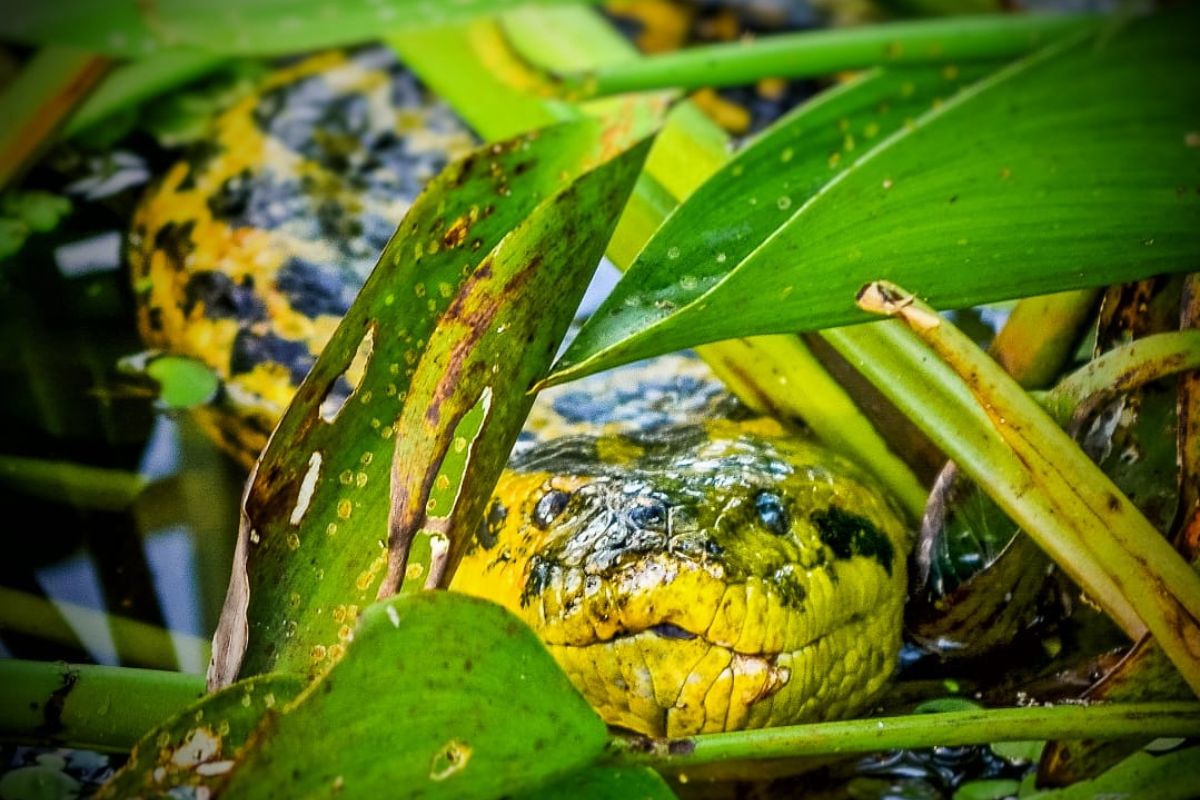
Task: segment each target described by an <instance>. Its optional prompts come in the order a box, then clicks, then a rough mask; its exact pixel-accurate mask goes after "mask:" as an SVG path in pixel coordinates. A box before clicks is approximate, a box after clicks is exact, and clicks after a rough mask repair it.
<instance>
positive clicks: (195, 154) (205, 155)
mask: <svg viewBox="0 0 1200 800" xmlns="http://www.w3.org/2000/svg"><path fill="white" fill-rule="evenodd" d="M220 152H221V145H220V144H219V143H218V142H217V141H216V140H214V139H201V140H200V141H199V142H196V144H194V145H192V147H191V148H190V149H189V150H188V154H187V164H188V171H187V174H186V175H184V176H183V180H181V181H180V182H179V186H178V187H176V188H178V189H179V191H181V192H186V191H189V190H191V189H195V188H196V178H197V177H199V176H200V175H202V174H204V172H205V170H207V169H208V165H209V164H210V163H212V160H213V158H215V157H216V156H217V155H218V154H220Z"/></svg>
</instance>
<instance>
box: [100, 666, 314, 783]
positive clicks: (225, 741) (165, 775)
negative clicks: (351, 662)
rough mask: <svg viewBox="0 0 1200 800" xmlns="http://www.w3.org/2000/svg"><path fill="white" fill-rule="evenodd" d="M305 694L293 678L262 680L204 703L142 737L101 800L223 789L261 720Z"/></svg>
mask: <svg viewBox="0 0 1200 800" xmlns="http://www.w3.org/2000/svg"><path fill="white" fill-rule="evenodd" d="M301 688H303V683H302V682H301V681H300V680H299V679H297V678H295V677H293V676H290V675H261V676H258V677H255V678H251V679H249V680H246V681H242V682H241V683H238V684H236V685H234V686H227V687H226V688H224V689H222V690H221V691H219V692H216V693H215V694H210V695H208V696H207V697H204V698H202V699H201V700H199V701H197V702H196V703H194V704H192V705H191V706H189V707H187V708H185V709H183V710H182V711H180V712H179V713H178V714H176V715H174V716H172V717H171V718H169V719H167V720H165V721H164V722H163V723H162V724H161V725H158V726H157V727H155V728H153V729H152V730H150V731H149V732H148V733H147V734H146V735H145V736H143V737H142V738H141V740H140V741H139V742H138V743H137V744H136V745H135V746H134V748H133V751H132V752H131V753H130V755H129V760H128V761H127V762H125V765H124V766H122V767H121V769H119V770H117V772H116V773H115V774H114V775H113V776H112V777H111V778H110V779H109V780H108V781H107V782H106V783H105V784H104V786H103V788H102V789H101V790H100V792H99V793H98V794H97V795H96V798H97V800H114V799H115V798H122V797H124V798H128V797H171V796H177V794H178V792H180V791H181V790H180V788H179V787H190V788H191V789H192V790H195V789H197V788H198V787H202V786H203V787H209V788H211V787H213V786H214V785H217V784H220V783H223V782H224V781H225V779H226V778H227V776H228V773H229V771H230V770H231V769H233V765H234V761H235V759H236V757H237V755H238V753H239V751H240V750H241V748H242V745H244V744H245V743H246V740H247V738H248V737H249V736H250V734H251V733H253V731H254V730H255V729H256V728H257V727H258V726H259V724H260V722H261V720H262V718H263V716H264V715H265V714H268V713H270V712H272V711H278V710H280V709H282V708H283V707H284V705H286V704H287V703H289V702H290V701H291V700H292V698H294V697H295V696H296V695H297V694H299V693H300V690H301ZM172 790H174V791H172ZM195 796H197V797H199V796H200V795H199V794H197V795H195Z"/></svg>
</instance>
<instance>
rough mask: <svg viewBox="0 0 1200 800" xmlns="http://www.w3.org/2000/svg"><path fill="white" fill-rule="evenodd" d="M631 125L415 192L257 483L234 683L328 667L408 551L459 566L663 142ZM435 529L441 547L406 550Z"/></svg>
mask: <svg viewBox="0 0 1200 800" xmlns="http://www.w3.org/2000/svg"><path fill="white" fill-rule="evenodd" d="M619 138H620V137H613V136H611V135H610V134H609V133H608V132H606V131H605V130H604V129H603V128H602V127H601V126H600V125H599V124H598V123H596V122H593V121H581V122H574V123H566V124H563V125H559V126H555V127H551V128H547V129H545V130H542V131H540V132H534V133H531V134H528V135H526V136H522V137H520V138H517V139H514V140H511V141H509V142H506V143H501V144H494V145H487V146H485V147H483V148H480V149H478V150H476V151H475V152H474V153H472V154H470V155H468V156H467V157H466V158H465V159H463V160H462V161H460V162H458V163H456V164H454V165H451V166H450V167H449V168H448V169H447V170H446V171H445V172H443V173H442V174H441V175H440V176H439V177H438V178H436V179H435V180H434V181H433V182H432V183H431V184H430V186H429V187H428V188H427V189H426V191H425V192H424V194H422V196H421V197H420V198H419V199H418V200H417V202H416V204H415V205H414V206H413V208H412V209H411V210H410V211H409V213H408V215H407V216H406V217H405V219H404V221H403V222H402V223H401V226H400V228H399V230H398V232H397V234H396V235H395V236H394V237H393V239H392V241H391V242H390V243H389V244H388V246H387V248H386V249H385V250H384V253H383V255H382V256H381V258H380V262H379V266H377V267H376V269H375V271H374V273H373V274H372V275H371V277H370V278H369V279H368V281H367V283H366V285H365V286H364V287H363V289H362V291H361V292H360V294H359V296H358V298H357V300H356V301H355V304H354V305H353V307H352V308H351V309H350V311H349V312H348V313H347V314H346V316H345V317H344V318H343V320H342V323H341V325H340V326H339V328H338V330H337V331H336V333H335V334H334V336H333V337H332V339H331V340H330V342H329V344H328V345H327V346H326V348H325V350H324V351H323V352H322V354H321V356H320V358H319V359H318V360H317V363H316V364H315V366H314V367H313V369H312V371H311V372H310V373H309V375H308V377H307V378H306V380H305V381H304V383H303V384H302V385H301V387H300V388H299V390H298V391H297V393H296V396H295V398H294V399H293V401H292V403H291V405H290V407H289V408H288V410H287V412H286V413H285V414H284V417H283V419H282V420H281V421H280V423H279V425H278V427H277V428H276V430H275V432H274V434H273V436H272V438H271V440H270V442H269V443H268V445H267V447H266V449H265V450H264V452H263V454H262V456H261V457H260V459H259V463H258V465H257V466H256V468H255V470H254V473H253V475H252V476H251V479H250V481H249V483H248V486H247V494H246V498H245V501H244V503H243V522H242V529H241V532H240V535H239V539H238V554H237V556H236V559H235V561H236V563H235V565H234V574H233V579H232V581H231V584H230V592H229V595H228V597H227V600H226V608H225V610H224V612H223V615H222V620H221V624H220V626H219V629H218V632H217V637H216V640H215V644H214V654H215V655H214V669H213V672H212V674H211V675H210V680H212V681H213V682H214V683H215V684H216V685H223V684H224V683H227V682H229V681H231V680H232V679H234V678H235V677H236V676H237V675H238V674H239V673H240V674H241V675H242V676H248V675H254V674H258V673H261V672H266V671H286V672H298V673H303V674H315V673H317V672H320V671H323V670H325V669H327V668H328V667H329V664H330V663H332V662H334V661H336V660H337V658H338V657H339V656H340V654H341V653H342V652H344V648H345V643H346V642H347V641H348V639H349V637H350V635H351V633H352V631H353V626H354V622H355V619H356V618H357V616H358V610H359V609H360V608H365V607H366V606H367V605H368V604H369V603H370V602H372V601H374V600H375V599H376V597H377V596H381V597H386V596H388V595H390V594H392V593H394V592H395V591H397V589H398V588H399V585H400V582H401V580H402V579H403V578H404V576H405V572H406V567H408V568H411V571H410V572H409V574H411V575H412V577H413V578H414V579H418V582H420V581H424V582H425V583H427V584H438V585H444V584H445V583H446V582H447V581H448V578H449V570H451V569H452V568H453V566H454V564H455V563H456V562H457V559H458V557H459V555H460V553H461V551H462V549H463V547H464V546H465V539H466V535H465V534H464V531H471V530H473V527H474V525H475V524H476V522H477V518H478V516H479V515H480V514H481V513H482V508H483V504H484V503H485V502H486V500H487V497H488V494H489V493H490V491H491V488H492V485H493V484H494V482H495V480H496V478H497V477H498V476H499V473H500V470H501V469H502V468H503V466H504V462H505V460H506V459H507V456H508V452H509V449H510V448H511V446H512V443H513V441H515V438H516V436H517V433H518V432H519V430H520V427H521V425H522V424H523V422H524V418H525V414H526V412H527V411H528V409H529V406H530V404H531V402H532V396H531V395H529V393H528V392H529V389H530V388H531V386H532V385H533V383H534V382H535V381H536V380H537V378H538V377H540V376H541V375H542V374H543V373H544V372H545V369H546V366H547V365H548V364H549V363H550V360H551V359H552V358H553V356H554V353H555V351H556V348H557V347H558V345H559V342H560V340H561V338H562V336H563V334H564V332H565V331H566V327H567V325H568V324H569V322H570V319H571V316H572V314H573V313H574V311H575V308H576V306H577V305H578V302H579V299H580V298H581V297H582V294H583V291H584V289H585V287H586V285H587V283H588V280H589V278H590V277H591V274H592V272H593V270H594V269H595V266H596V264H597V263H598V261H599V260H600V257H601V254H602V252H603V249H604V245H605V244H606V243H607V241H608V237H609V235H610V234H611V231H612V228H613V225H614V224H615V222H616V219H617V216H618V215H619V213H620V210H621V208H622V206H623V205H624V202H625V198H626V196H627V195H628V192H629V189H630V186H631V185H632V183H633V180H634V178H635V177H636V175H637V173H638V170H639V169H640V166H641V161H642V158H643V156H644V154H645V150H646V143H642V144H639V145H636V146H634V147H633V148H631V149H628V150H625V151H624V152H621V145H620V143H619ZM614 152H615V153H617V157H616V158H615V159H613V160H610V161H604V160H603V159H604V157H605V155H607V154H613V153H614ZM597 164H599V165H598V166H597ZM347 389H349V390H350V393H349V396H348V397H347V394H346V392H347ZM472 410H474V411H475V413H476V415H477V416H476V417H474V418H473V419H471V420H467V419H465V418H466V417H467V415H468V413H469V412H470V411H472ZM469 425H475V426H477V427H476V428H475V430H474V431H468V430H467V427H468V426H469ZM464 454H465V455H466V458H467V463H466V465H465V466H463V465H461V464H460V465H458V466H455V465H453V464H449V463H448V464H447V469H446V470H444V471H443V474H441V475H440V476H439V464H441V463H442V462H443V461H444V460H445V459H446V458H448V457H452V456H455V455H457V456H463V455H464ZM458 470H461V473H462V476H463V477H462V485H461V487H460V486H454V485H453V484H452V483H451V476H450V473H451V472H457V471H458ZM437 493H440V494H437ZM451 500H452V501H453V504H452V505H450V504H449V503H450V501H451ZM422 529H425V530H426V531H427V532H429V533H432V534H434V535H435V538H434V541H435V543H436V544H438V545H439V547H438V548H437V552H436V553H435V554H434V555H436V556H437V557H436V558H434V559H432V560H431V562H430V564H421V563H413V564H410V565H406V557H407V555H408V549H409V546H410V544H411V543H412V539H413V537H414V536H415V534H416V533H417V532H418V531H419V530H422ZM426 544H428V541H426ZM430 565H432V567H433V569H432V570H431V571H430V572H429V573H426V574H421V573H423V572H424V571H425V570H426V569H429V568H430Z"/></svg>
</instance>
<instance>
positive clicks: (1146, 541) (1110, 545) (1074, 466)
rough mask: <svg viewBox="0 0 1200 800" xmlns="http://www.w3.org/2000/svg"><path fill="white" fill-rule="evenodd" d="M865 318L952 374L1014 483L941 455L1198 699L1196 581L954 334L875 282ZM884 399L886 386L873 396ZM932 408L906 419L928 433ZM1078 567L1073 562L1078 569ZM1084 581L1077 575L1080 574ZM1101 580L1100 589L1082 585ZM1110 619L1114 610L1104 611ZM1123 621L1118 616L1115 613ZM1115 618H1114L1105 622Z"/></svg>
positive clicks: (1106, 482)
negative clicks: (883, 321) (889, 319)
mask: <svg viewBox="0 0 1200 800" xmlns="http://www.w3.org/2000/svg"><path fill="white" fill-rule="evenodd" d="M859 305H860V306H861V307H862V308H864V309H865V310H868V311H874V312H876V313H880V314H887V315H889V316H895V317H898V318H899V319H900V320H901V321H903V322H904V323H905V324H906V325H907V326H908V327H909V328H910V329H911V330H912V331H914V332H915V333H916V334H917V335H918V336H919V337H920V338H921V340H922V341H923V342H924V343H925V344H927V345H928V346H929V348H930V349H931V351H932V352H931V355H934V354H936V356H937V357H938V358H940V359H941V360H942V361H944V362H945V363H946V364H948V365H949V367H950V368H951V369H953V370H954V372H955V373H956V375H955V376H954V379H955V380H957V381H958V382H959V383H960V384H962V386H963V387H964V388H965V390H966V391H967V392H969V393H970V394H971V396H972V398H973V401H974V402H975V403H976V404H977V406H978V407H979V409H980V411H982V412H983V413H984V414H985V415H986V417H987V420H988V421H987V423H986V425H985V426H984V428H985V429H990V430H993V431H995V432H996V433H998V434H999V436H1000V438H1001V440H1002V442H1003V443H1004V444H1005V445H1006V446H1007V448H1008V455H1007V459H1008V460H1011V461H1014V462H1017V467H1018V471H1017V473H1016V474H1015V475H1014V476H1013V477H1015V478H1016V481H1015V482H1014V483H1013V484H1011V485H1009V486H1007V487H1001V486H997V485H996V484H995V483H994V482H993V481H992V480H991V479H990V476H989V475H988V471H989V470H987V469H983V470H980V469H979V464H978V461H976V460H972V461H971V462H965V461H964V460H963V459H961V458H959V457H958V453H957V452H956V451H964V450H970V449H971V448H972V447H974V441H975V440H966V441H962V442H951V443H949V448H951V449H948V450H947V452H948V453H949V454H950V455H951V456H952V457H954V458H955V460H956V461H958V463H959V465H960V466H961V467H962V468H963V469H964V470H965V471H966V472H967V473H968V474H969V475H971V477H972V478H974V479H975V481H976V482H977V483H978V484H980V485H981V486H983V487H984V489H985V490H986V491H987V492H988V493H989V494H990V495H991V496H992V497H993V499H995V500H996V501H997V502H998V503H999V504H1000V505H1001V507H1002V508H1004V510H1005V511H1006V512H1007V513H1008V514H1009V516H1010V517H1012V519H1013V520H1014V521H1015V522H1016V523H1017V524H1018V525H1020V526H1021V527H1022V529H1024V530H1025V531H1026V532H1027V533H1028V534H1029V535H1030V536H1031V537H1033V538H1034V539H1035V540H1036V541H1037V542H1038V544H1039V545H1041V547H1042V548H1043V549H1044V550H1046V551H1047V553H1049V554H1050V555H1051V556H1052V557H1053V558H1054V560H1055V561H1056V562H1057V563H1058V564H1059V565H1060V566H1061V567H1062V568H1064V569H1065V570H1067V571H1068V572H1071V573H1072V577H1075V578H1076V579H1077V580H1079V577H1080V576H1079V575H1076V574H1074V573H1080V574H1081V575H1082V577H1084V578H1085V580H1083V581H1081V582H1080V583H1081V586H1082V588H1083V589H1084V590H1085V591H1086V592H1088V593H1089V595H1090V596H1091V597H1092V599H1093V600H1095V601H1096V602H1097V603H1099V604H1100V605H1101V606H1103V607H1105V608H1106V610H1107V609H1109V607H1110V604H1111V603H1112V600H1113V598H1112V597H1111V596H1106V595H1103V594H1101V592H1103V591H1107V590H1108V589H1109V588H1110V587H1111V585H1114V584H1115V586H1116V587H1117V589H1118V592H1119V595H1120V597H1122V598H1124V600H1125V602H1126V603H1127V604H1128V605H1129V606H1131V607H1132V608H1133V609H1134V611H1135V613H1136V614H1137V615H1138V617H1139V618H1140V619H1141V620H1142V622H1143V623H1144V624H1145V626H1146V627H1147V628H1148V629H1149V630H1150V632H1151V633H1152V634H1154V637H1155V639H1157V641H1158V644H1159V646H1160V647H1161V648H1162V649H1163V652H1165V653H1166V654H1167V656H1168V657H1169V658H1170V659H1171V662H1172V663H1173V664H1174V665H1175V667H1176V669H1178V670H1179V672H1180V674H1181V675H1183V677H1184V680H1186V681H1187V682H1188V685H1190V686H1191V687H1192V691H1194V692H1196V693H1197V695H1200V575H1197V574H1196V572H1195V571H1194V570H1193V569H1192V568H1191V566H1190V565H1189V564H1188V563H1187V562H1186V561H1184V560H1183V558H1181V557H1180V556H1179V554H1178V553H1177V552H1176V551H1175V549H1174V548H1172V547H1171V545H1170V543H1169V542H1168V541H1167V540H1166V539H1165V538H1163V536H1162V535H1161V534H1160V533H1159V532H1158V531H1156V530H1155V529H1154V527H1153V526H1152V525H1151V524H1150V523H1149V522H1148V521H1147V520H1146V518H1145V517H1143V516H1142V514H1141V512H1139V511H1138V509H1137V507H1136V506H1134V505H1133V503H1131V502H1130V500H1129V498H1127V497H1126V496H1125V495H1124V494H1122V492H1121V490H1120V489H1119V488H1117V486H1116V485H1114V484H1113V482H1112V481H1111V480H1110V479H1109V478H1108V476H1106V475H1105V474H1104V473H1103V472H1102V471H1101V470H1100V468H1099V467H1097V466H1096V464H1095V463H1093V462H1092V460H1091V459H1090V458H1088V456H1087V455H1086V454H1085V453H1084V452H1083V451H1082V450H1081V449H1080V448H1079V447H1078V446H1077V445H1076V444H1075V442H1074V441H1073V440H1072V439H1071V437H1070V436H1068V435H1067V433H1066V432H1065V431H1063V429H1062V428H1060V427H1059V426H1058V424H1057V423H1056V422H1055V421H1054V420H1053V419H1052V418H1051V417H1050V416H1049V415H1047V414H1046V413H1045V412H1044V411H1043V410H1042V409H1041V407H1040V406H1038V404H1037V403H1036V402H1035V401H1034V400H1033V398H1031V397H1030V396H1029V395H1028V394H1027V393H1026V392H1025V391H1024V390H1023V389H1021V387H1020V386H1018V385H1017V384H1016V383H1015V382H1014V381H1013V380H1012V378H1011V377H1009V375H1008V374H1007V373H1006V372H1005V371H1004V370H1003V369H1002V368H1001V367H1000V366H999V365H998V364H996V362H995V361H993V360H992V359H991V358H989V357H988V356H987V355H986V354H985V353H983V352H982V351H981V350H979V348H978V347H976V345H975V344H974V343H973V342H972V341H971V340H970V339H969V338H968V337H967V336H966V335H965V334H963V333H962V332H961V331H959V330H958V329H957V328H955V327H954V326H953V325H951V324H949V323H948V322H946V321H945V320H943V319H942V318H941V317H939V316H938V315H937V314H936V313H935V312H934V311H933V309H931V308H929V307H928V306H927V305H925V304H924V303H922V302H920V301H919V300H917V299H916V298H914V297H913V296H912V295H911V294H910V293H908V292H906V291H904V290H903V289H901V288H900V287H896V286H893V285H891V284H888V283H884V282H879V283H874V284H871V285H870V286H868V287H866V288H865V289H864V290H863V292H861V293H860V300H859ZM880 388H881V389H883V391H885V392H887V391H888V389H887V387H886V386H881V387H880ZM939 416H940V412H939V411H938V409H936V408H928V409H925V413H924V414H917V415H913V416H912V418H913V419H914V421H916V422H917V423H918V424H919V425H921V426H922V427H925V428H927V429H932V428H933V427H935V422H934V421H935V420H937V419H938V417H939ZM1081 559H1082V560H1081ZM1085 571H1086V574H1085ZM1097 573H1103V574H1105V575H1107V577H1108V581H1106V582H1105V583H1106V584H1108V585H1101V586H1095V585H1091V584H1089V583H1088V582H1087V580H1086V579H1087V578H1089V577H1091V576H1092V575H1093V574H1097ZM1113 611H1114V612H1115V611H1116V609H1113ZM1122 613H1124V610H1122ZM1114 618H1116V614H1115V613H1114Z"/></svg>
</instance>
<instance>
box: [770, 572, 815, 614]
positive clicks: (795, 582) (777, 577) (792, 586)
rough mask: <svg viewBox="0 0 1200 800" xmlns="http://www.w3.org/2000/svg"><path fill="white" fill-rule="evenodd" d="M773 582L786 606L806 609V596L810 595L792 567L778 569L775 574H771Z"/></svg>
mask: <svg viewBox="0 0 1200 800" xmlns="http://www.w3.org/2000/svg"><path fill="white" fill-rule="evenodd" d="M771 582H772V583H774V584H775V590H776V591H777V592H778V593H779V600H780V602H782V603H783V605H784V606H786V607H788V608H798V609H800V610H801V611H803V610H804V609H805V606H804V598H806V597H808V591H807V590H806V589H805V588H804V584H803V583H801V582H800V579H799V578H798V577H796V573H795V572H794V571H793V570H792V569H791V568H790V567H782V568H780V569H778V570H776V571H775V574H774V575H772V576H771Z"/></svg>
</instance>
